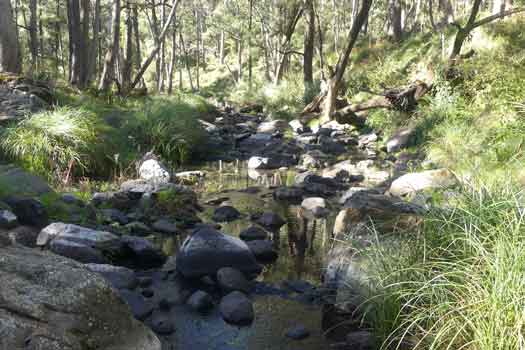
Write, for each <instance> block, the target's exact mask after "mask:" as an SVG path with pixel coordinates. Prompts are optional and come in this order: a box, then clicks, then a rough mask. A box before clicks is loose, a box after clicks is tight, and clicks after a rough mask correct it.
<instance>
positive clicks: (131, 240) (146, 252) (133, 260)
mask: <svg viewBox="0 0 525 350" xmlns="http://www.w3.org/2000/svg"><path fill="white" fill-rule="evenodd" d="M121 241H122V243H123V245H124V250H125V252H126V257H127V260H128V261H129V264H130V265H132V266H137V267H139V268H145V269H149V268H155V267H160V266H162V265H163V264H164V263H165V262H166V256H165V255H164V253H162V251H160V250H159V249H157V248H156V247H155V246H154V245H153V244H152V243H151V242H150V241H148V240H147V239H145V238H141V237H134V236H124V237H122V238H121Z"/></svg>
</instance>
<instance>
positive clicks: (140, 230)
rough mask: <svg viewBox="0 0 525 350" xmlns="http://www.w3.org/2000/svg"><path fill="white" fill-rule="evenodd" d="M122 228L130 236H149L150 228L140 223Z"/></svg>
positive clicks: (131, 223) (135, 222) (136, 222)
mask: <svg viewBox="0 0 525 350" xmlns="http://www.w3.org/2000/svg"><path fill="white" fill-rule="evenodd" d="M124 228H125V229H126V230H127V231H128V232H129V233H130V234H132V235H135V236H147V235H149V234H151V228H150V227H149V226H148V225H146V224H144V223H143V222H140V221H133V222H130V223H129V224H127V225H126V226H124Z"/></svg>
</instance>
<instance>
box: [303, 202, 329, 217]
mask: <svg viewBox="0 0 525 350" xmlns="http://www.w3.org/2000/svg"><path fill="white" fill-rule="evenodd" d="M301 207H302V208H303V209H305V210H307V211H308V212H310V213H312V214H313V216H314V218H323V217H326V216H327V215H328V214H329V213H330V211H329V210H328V208H327V205H326V200H325V199H324V198H321V197H310V198H305V199H304V200H303V202H302V203H301Z"/></svg>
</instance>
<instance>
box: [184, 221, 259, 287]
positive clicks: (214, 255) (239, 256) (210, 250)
mask: <svg viewBox="0 0 525 350" xmlns="http://www.w3.org/2000/svg"><path fill="white" fill-rule="evenodd" d="M221 267H234V268H237V269H239V270H240V271H242V272H243V273H245V274H248V275H250V274H257V273H260V272H261V266H260V265H259V264H257V261H256V260H255V257H254V256H253V254H252V252H251V251H250V248H248V246H247V245H246V243H244V242H243V241H242V240H240V239H238V238H234V237H232V236H228V235H225V234H223V233H221V232H219V231H215V230H213V229H211V228H202V229H200V230H197V231H195V232H194V233H193V235H191V236H190V237H188V238H187V239H186V240H185V241H184V243H183V244H182V247H181V249H180V251H179V253H178V255H177V270H178V271H179V272H181V273H182V274H183V275H184V276H185V277H187V278H197V277H202V276H205V275H210V276H214V275H215V274H216V273H217V271H218V270H219V269H220V268H221Z"/></svg>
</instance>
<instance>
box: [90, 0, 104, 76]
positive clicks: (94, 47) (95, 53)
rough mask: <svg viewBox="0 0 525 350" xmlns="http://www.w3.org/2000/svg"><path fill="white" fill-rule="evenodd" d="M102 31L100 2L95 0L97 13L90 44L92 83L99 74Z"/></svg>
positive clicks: (94, 18) (94, 16)
mask: <svg viewBox="0 0 525 350" xmlns="http://www.w3.org/2000/svg"><path fill="white" fill-rule="evenodd" d="M101 30H102V23H101V20H100V0H95V13H94V15H93V39H92V40H91V44H90V48H89V50H90V52H89V78H88V80H89V81H92V80H93V79H95V77H96V76H97V72H98V70H97V69H98V67H99V64H98V57H99V50H100V46H99V42H100V31H101Z"/></svg>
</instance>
